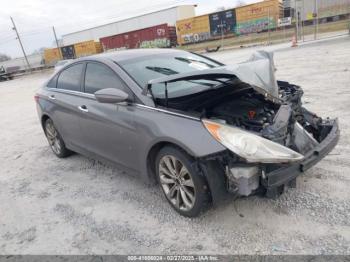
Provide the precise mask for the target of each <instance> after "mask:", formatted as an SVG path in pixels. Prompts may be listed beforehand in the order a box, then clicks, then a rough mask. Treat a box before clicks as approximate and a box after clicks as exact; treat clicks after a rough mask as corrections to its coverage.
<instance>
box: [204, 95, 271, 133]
mask: <svg viewBox="0 0 350 262" xmlns="http://www.w3.org/2000/svg"><path fill="white" fill-rule="evenodd" d="M210 115H211V116H213V117H216V118H220V119H225V120H226V122H227V123H228V124H230V125H235V126H237V127H242V128H244V129H247V130H251V131H255V132H260V131H261V129H262V128H263V127H264V126H265V125H266V124H269V123H272V121H273V118H274V116H275V111H274V108H273V106H271V105H270V104H269V103H268V102H266V101H264V100H263V99H261V98H260V99H259V98H257V97H255V96H254V95H251V94H245V95H243V96H240V97H237V98H235V99H232V100H231V101H229V102H225V103H223V104H221V105H219V106H216V107H214V108H212V109H211V110H210Z"/></svg>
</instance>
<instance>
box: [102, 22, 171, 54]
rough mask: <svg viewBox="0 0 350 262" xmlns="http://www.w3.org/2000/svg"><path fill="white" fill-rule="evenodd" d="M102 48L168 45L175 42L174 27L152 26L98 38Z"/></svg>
mask: <svg viewBox="0 0 350 262" xmlns="http://www.w3.org/2000/svg"><path fill="white" fill-rule="evenodd" d="M100 41H101V44H102V46H103V50H104V51H107V50H111V49H112V50H118V49H130V48H154V47H160V48H162V47H170V46H172V45H175V44H176V43H175V42H176V33H175V27H171V26H168V25H167V24H162V25H157V26H152V27H149V28H144V29H140V30H136V31H132V32H128V33H124V34H119V35H113V36H108V37H103V38H101V39H100Z"/></svg>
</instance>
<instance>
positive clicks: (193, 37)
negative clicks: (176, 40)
mask: <svg viewBox="0 0 350 262" xmlns="http://www.w3.org/2000/svg"><path fill="white" fill-rule="evenodd" d="M181 37H182V39H183V42H184V43H185V44H190V43H198V42H202V41H206V40H208V39H210V33H209V32H202V33H194V34H187V35H182V36H181Z"/></svg>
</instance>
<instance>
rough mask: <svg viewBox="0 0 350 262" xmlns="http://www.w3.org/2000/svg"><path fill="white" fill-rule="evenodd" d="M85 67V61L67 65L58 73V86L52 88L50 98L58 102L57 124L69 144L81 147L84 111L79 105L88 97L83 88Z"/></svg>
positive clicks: (56, 111)
mask: <svg viewBox="0 0 350 262" xmlns="http://www.w3.org/2000/svg"><path fill="white" fill-rule="evenodd" d="M84 68H85V64H84V63H78V64H73V65H71V66H69V67H67V68H66V69H64V70H63V71H62V72H60V74H59V75H58V78H57V84H56V88H55V89H50V90H51V95H50V100H52V101H54V102H55V104H56V107H55V109H54V112H53V113H54V114H55V118H56V119H57V121H56V122H55V125H56V126H57V128H58V130H59V132H60V133H61V135H62V136H63V139H64V141H65V142H66V143H67V145H73V146H74V147H80V145H81V142H82V141H81V129H80V126H79V118H80V117H81V116H82V115H83V112H82V111H81V109H80V108H79V105H80V104H82V103H83V101H84V100H85V99H86V98H85V94H84V93H83V92H82V90H81V88H82V87H81V85H82V79H83V71H84Z"/></svg>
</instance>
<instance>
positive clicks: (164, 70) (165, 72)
mask: <svg viewBox="0 0 350 262" xmlns="http://www.w3.org/2000/svg"><path fill="white" fill-rule="evenodd" d="M146 68H147V69H149V70H152V71H155V72H157V73H161V74H163V75H175V74H179V72H177V71H175V70H173V69H170V68H167V67H158V66H146ZM216 81H217V82H221V81H218V80H216ZM187 82H190V83H194V84H199V85H203V86H209V87H212V86H215V84H211V83H206V82H201V81H198V80H187Z"/></svg>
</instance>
